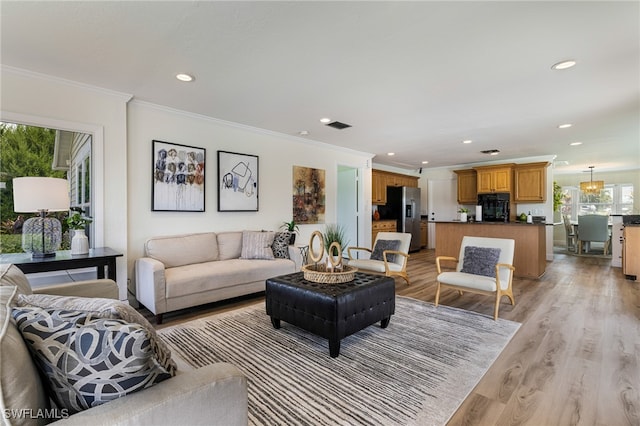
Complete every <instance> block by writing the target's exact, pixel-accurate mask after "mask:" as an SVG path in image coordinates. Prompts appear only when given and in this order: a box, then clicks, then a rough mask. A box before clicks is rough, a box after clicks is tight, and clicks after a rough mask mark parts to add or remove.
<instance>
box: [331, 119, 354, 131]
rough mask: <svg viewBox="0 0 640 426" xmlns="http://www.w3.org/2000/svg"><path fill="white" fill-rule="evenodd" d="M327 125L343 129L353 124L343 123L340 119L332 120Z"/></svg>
mask: <svg viewBox="0 0 640 426" xmlns="http://www.w3.org/2000/svg"><path fill="white" fill-rule="evenodd" d="M327 126H329V127H333V128H334V129H338V130H343V129H346V128H347V127H351V124H345V123H341V122H339V121H332V122H331V123H327Z"/></svg>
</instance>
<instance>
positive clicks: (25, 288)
mask: <svg viewBox="0 0 640 426" xmlns="http://www.w3.org/2000/svg"><path fill="white" fill-rule="evenodd" d="M5 285H8V286H16V287H18V293H20V294H31V293H32V291H31V284H29V280H27V277H26V275H25V274H24V273H23V272H22V271H21V270H20V268H18V267H17V266H16V265H13V264H10V263H9V264H4V265H0V286H5Z"/></svg>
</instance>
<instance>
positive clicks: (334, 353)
mask: <svg viewBox="0 0 640 426" xmlns="http://www.w3.org/2000/svg"><path fill="white" fill-rule="evenodd" d="M329 355H331V358H337V357H338V355H340V339H329Z"/></svg>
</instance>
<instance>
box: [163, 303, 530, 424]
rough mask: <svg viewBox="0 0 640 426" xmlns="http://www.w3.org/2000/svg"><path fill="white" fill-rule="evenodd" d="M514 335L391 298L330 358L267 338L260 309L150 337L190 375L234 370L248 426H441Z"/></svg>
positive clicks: (275, 334) (313, 346)
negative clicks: (243, 382) (390, 307)
mask: <svg viewBox="0 0 640 426" xmlns="http://www.w3.org/2000/svg"><path fill="white" fill-rule="evenodd" d="M519 327H520V324H518V323H515V322H512V321H507V320H502V319H499V320H498V321H494V320H493V319H492V318H491V317H488V316H484V315H480V314H476V313H473V312H469V311H465V310H460V309H455V308H450V307H446V306H442V305H440V306H439V307H437V308H436V307H435V306H434V305H433V304H430V303H425V302H421V301H418V300H415V299H410V298H405V297H397V298H396V313H395V315H393V316H392V318H391V322H390V324H389V327H388V328H386V329H382V328H380V326H379V323H378V324H376V325H373V326H370V327H368V328H366V329H364V330H362V331H360V332H358V333H356V334H354V335H351V336H349V337H347V338H345V339H343V340H342V344H341V348H340V356H339V357H337V358H331V357H330V356H329V349H328V342H327V340H326V339H322V338H319V337H316V336H314V335H312V334H310V333H308V332H306V331H304V330H302V329H300V328H297V327H295V326H292V325H290V324H287V323H285V322H283V323H282V328H280V329H279V330H276V329H274V328H273V327H272V325H271V322H270V320H269V317H268V316H267V315H266V313H265V307H264V303H259V304H256V305H252V306H248V307H245V308H242V309H239V310H236V311H231V312H228V313H225V314H220V315H215V316H211V317H207V318H203V319H199V320H195V321H192V322H189V323H185V324H182V325H179V326H174V327H169V328H165V329H163V330H160V331H159V334H160V335H161V336H162V338H163V339H164V340H165V341H166V342H167V344H168V345H169V346H170V347H171V350H172V351H173V353H175V354H176V355H178V356H180V357H182V358H183V359H184V360H185V361H186V362H187V363H188V364H189V365H191V366H193V367H196V368H197V367H201V366H204V365H207V364H212V363H215V362H220V361H225V362H229V363H231V364H234V365H236V366H237V367H238V368H239V369H240V370H242V371H243V373H244V374H245V375H246V376H247V378H248V396H249V424H251V425H444V424H445V423H446V422H447V421H448V420H449V418H450V417H451V416H452V415H453V414H454V413H455V411H456V410H457V408H458V407H459V406H460V404H461V403H462V402H463V401H464V399H465V398H466V397H467V395H468V394H469V393H470V392H471V391H472V390H473V388H474V387H475V385H476V384H477V383H478V381H479V380H480V379H481V378H482V376H483V375H484V374H485V372H486V371H487V370H488V368H489V367H490V366H491V364H493V362H494V361H495V359H496V358H497V357H498V355H499V354H500V352H501V351H502V350H503V349H504V347H505V346H506V345H507V343H508V342H509V340H510V339H511V337H512V336H513V335H514V334H515V332H516V331H517V330H518V328H519Z"/></svg>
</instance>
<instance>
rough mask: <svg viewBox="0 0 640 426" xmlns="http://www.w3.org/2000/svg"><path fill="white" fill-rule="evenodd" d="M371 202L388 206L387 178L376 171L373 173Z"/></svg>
mask: <svg viewBox="0 0 640 426" xmlns="http://www.w3.org/2000/svg"><path fill="white" fill-rule="evenodd" d="M371 191H372V194H371V202H372V203H373V204H387V176H386V175H385V174H383V173H378V172H376V171H375V170H373V171H372V172H371Z"/></svg>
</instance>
